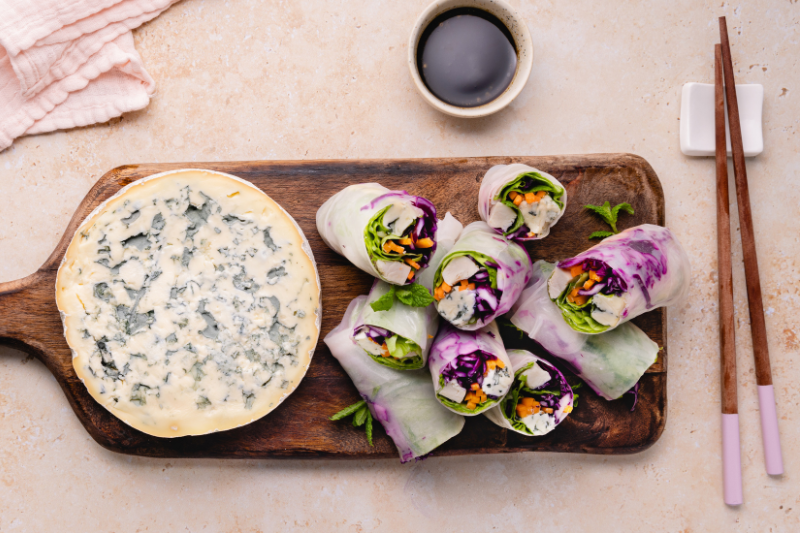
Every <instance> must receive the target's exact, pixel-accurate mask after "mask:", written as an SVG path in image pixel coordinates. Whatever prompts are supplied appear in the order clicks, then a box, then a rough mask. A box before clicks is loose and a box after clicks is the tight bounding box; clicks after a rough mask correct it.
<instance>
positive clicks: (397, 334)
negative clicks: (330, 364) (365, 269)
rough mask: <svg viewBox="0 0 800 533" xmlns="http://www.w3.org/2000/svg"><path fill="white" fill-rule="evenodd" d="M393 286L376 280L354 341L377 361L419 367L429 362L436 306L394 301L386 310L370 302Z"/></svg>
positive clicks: (396, 366)
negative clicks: (375, 308)
mask: <svg viewBox="0 0 800 533" xmlns="http://www.w3.org/2000/svg"><path fill="white" fill-rule="evenodd" d="M390 290H391V285H389V284H388V283H386V282H383V281H380V280H375V283H374V284H373V285H372V290H370V291H369V295H368V296H367V305H364V306H363V307H362V308H361V314H360V316H359V317H358V318H357V320H356V325H355V328H354V329H353V340H354V341H355V343H356V344H357V345H358V346H360V347H361V348H362V349H363V350H364V352H366V353H367V354H368V355H369V356H370V357H371V358H372V359H374V360H375V361H377V362H378V363H380V364H382V365H385V366H388V367H389V368H394V369H397V370H416V369H419V368H422V367H424V366H425V363H427V362H428V352H429V351H430V346H431V340H432V339H433V336H434V334H435V333H436V329H437V328H438V327H439V315H438V314H437V313H436V309H435V308H434V307H433V306H432V305H429V306H428V307H410V306H408V305H404V304H403V303H402V302H395V303H394V305H392V307H391V308H390V309H388V310H386V311H375V310H373V309H372V307H371V306H370V305H369V304H371V303H372V302H375V301H376V300H378V299H379V298H381V297H382V296H384V295H385V294H387V293H389V291H390Z"/></svg>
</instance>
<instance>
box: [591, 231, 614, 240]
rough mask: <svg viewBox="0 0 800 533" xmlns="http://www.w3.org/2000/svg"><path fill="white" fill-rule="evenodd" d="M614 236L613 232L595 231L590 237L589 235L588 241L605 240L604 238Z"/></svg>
mask: <svg viewBox="0 0 800 533" xmlns="http://www.w3.org/2000/svg"><path fill="white" fill-rule="evenodd" d="M612 235H615V233H614V232H613V231H595V232H594V233H592V234H591V235H589V238H590V239H605V238H606V237H611V236H612Z"/></svg>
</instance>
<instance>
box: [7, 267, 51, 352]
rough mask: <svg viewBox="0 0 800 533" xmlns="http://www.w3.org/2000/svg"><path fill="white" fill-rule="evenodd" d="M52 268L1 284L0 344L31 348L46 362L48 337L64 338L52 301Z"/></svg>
mask: <svg viewBox="0 0 800 533" xmlns="http://www.w3.org/2000/svg"><path fill="white" fill-rule="evenodd" d="M55 279H56V271H55V270H38V271H36V272H34V273H33V274H31V275H30V276H27V277H24V278H22V279H18V280H14V281H8V282H5V283H0V344H5V345H8V346H12V347H14V348H22V349H25V347H28V348H31V349H32V350H33V352H34V355H36V356H37V357H39V358H40V359H42V360H43V361H44V362H45V363H46V362H47V361H46V360H45V359H46V358H47V355H48V354H49V353H50V352H51V348H52V347H51V346H50V345H49V343H48V342H47V339H51V338H60V337H61V338H63V337H62V335H63V333H62V332H63V327H62V326H61V320H60V318H59V316H60V315H59V313H58V309H57V308H56V304H55V297H54V296H55Z"/></svg>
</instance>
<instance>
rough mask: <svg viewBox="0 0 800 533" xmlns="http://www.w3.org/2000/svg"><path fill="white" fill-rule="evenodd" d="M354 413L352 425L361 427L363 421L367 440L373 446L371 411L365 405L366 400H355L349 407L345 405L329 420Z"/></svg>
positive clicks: (339, 418)
mask: <svg viewBox="0 0 800 533" xmlns="http://www.w3.org/2000/svg"><path fill="white" fill-rule="evenodd" d="M353 413H355V416H353V426H355V427H361V426H363V425H364V424H365V423H366V425H367V427H366V430H367V442H369V445H370V446H374V445H373V444H372V413H370V412H369V406H367V402H366V401H364V400H361V401H360V402H356V403H354V404H353V405H351V406H349V407H345V408H344V409H342V410H341V411H339V412H338V413H336V414H335V415H333V416H332V417H330V419H331V420H341V419H342V418H344V417H346V416H350V415H352V414H353Z"/></svg>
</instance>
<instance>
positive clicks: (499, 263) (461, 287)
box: [433, 222, 531, 331]
mask: <svg viewBox="0 0 800 533" xmlns="http://www.w3.org/2000/svg"><path fill="white" fill-rule="evenodd" d="M530 272H531V260H530V257H529V256H528V252H526V251H525V249H524V248H523V247H521V246H520V245H518V244H516V243H514V242H512V241H509V240H508V239H506V238H505V237H502V236H500V235H498V234H497V233H495V232H494V231H493V230H492V229H491V228H490V227H489V226H488V225H487V224H486V223H485V222H473V223H472V224H470V225H468V226H467V227H466V228H464V231H462V232H461V236H460V237H459V239H458V241H457V242H456V244H455V245H454V246H453V248H452V249H451V250H450V252H449V253H448V254H447V255H446V256H445V257H444V259H443V260H442V263H441V264H440V265H439V267H438V268H437V269H436V274H435V275H434V291H433V297H434V300H435V302H434V305H435V306H436V309H437V311H439V315H441V316H442V317H443V318H444V319H445V320H447V321H448V322H450V323H451V324H453V325H454V326H456V327H458V328H461V329H465V330H470V331H471V330H476V329H479V328H482V327H484V326H485V325H487V324H489V323H491V322H492V321H493V320H494V319H495V318H496V317H498V316H500V315H502V314H503V313H506V312H507V311H508V310H509V309H511V306H512V305H514V302H516V301H517V298H518V297H519V295H520V294H521V293H522V289H523V288H524V287H525V284H526V283H527V281H528V279H529V278H530Z"/></svg>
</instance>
